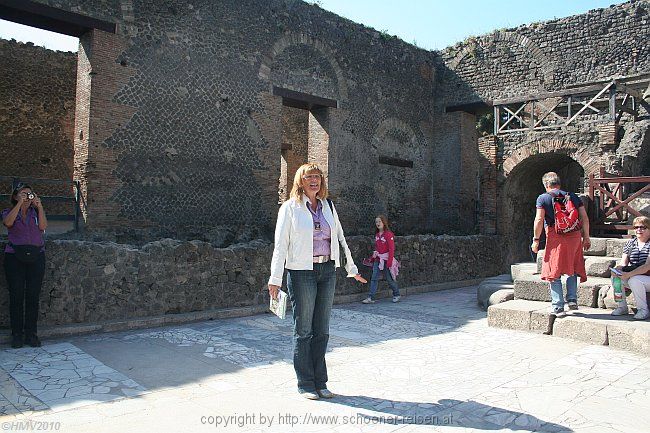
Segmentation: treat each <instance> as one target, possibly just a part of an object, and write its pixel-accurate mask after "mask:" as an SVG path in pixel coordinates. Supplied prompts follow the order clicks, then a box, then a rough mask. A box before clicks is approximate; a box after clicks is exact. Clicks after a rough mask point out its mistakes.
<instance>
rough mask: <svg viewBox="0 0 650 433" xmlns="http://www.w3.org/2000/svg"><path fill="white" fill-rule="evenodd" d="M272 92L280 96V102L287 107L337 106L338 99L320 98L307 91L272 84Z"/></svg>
mask: <svg viewBox="0 0 650 433" xmlns="http://www.w3.org/2000/svg"><path fill="white" fill-rule="evenodd" d="M273 94H274V95H275V96H281V97H282V103H283V104H284V105H287V106H289V107H295V108H303V109H305V110H311V109H312V108H318V107H330V108H338V101H336V100H335V99H328V98H322V97H320V96H316V95H311V94H309V93H303V92H297V91H295V90H291V89H285V88H284V87H277V86H273Z"/></svg>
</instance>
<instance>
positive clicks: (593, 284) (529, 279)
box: [514, 273, 611, 307]
mask: <svg viewBox="0 0 650 433" xmlns="http://www.w3.org/2000/svg"><path fill="white" fill-rule="evenodd" d="M564 279H565V278H562V280H563V281H564ZM610 284H611V281H610V279H609V278H599V277H589V278H588V279H587V281H586V282H584V283H579V284H578V305H583V306H586V307H597V306H598V292H599V290H600V289H601V288H602V287H604V286H608V285H610ZM514 286H515V299H526V300H529V301H545V302H551V294H550V292H549V288H548V282H547V281H542V279H541V277H540V276H539V274H532V275H531V274H525V273H522V274H521V275H520V276H519V278H517V279H516V280H515V283H514ZM565 293H566V292H565Z"/></svg>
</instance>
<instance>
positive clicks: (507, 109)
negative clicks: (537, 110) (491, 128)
mask: <svg viewBox="0 0 650 433" xmlns="http://www.w3.org/2000/svg"><path fill="white" fill-rule="evenodd" d="M525 106H526V104H521V107H519V109H518V110H517V111H516V112H513V111H512V110H511V109H509V108H508V107H506V106H505V105H504V106H503V109H504V110H506V111H507V112H508V113H510V114H512V117H511V118H510V119H508V121H507V122H506V123H504V124H503V126H501V130H503V128H505V127H506V126H507V125H508V123H510V122H512V120H513V119H515V118H517V119H519V121H520V122H521V123H523V125H525V124H526V122H524V121H523V120H521V118H520V117H519V113H520V112H521V110H523V109H524V107H525ZM523 125H522V126H523Z"/></svg>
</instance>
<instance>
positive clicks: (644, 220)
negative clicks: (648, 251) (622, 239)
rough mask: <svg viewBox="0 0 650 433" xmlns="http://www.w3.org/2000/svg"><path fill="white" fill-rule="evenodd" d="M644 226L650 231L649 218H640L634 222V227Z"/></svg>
mask: <svg viewBox="0 0 650 433" xmlns="http://www.w3.org/2000/svg"><path fill="white" fill-rule="evenodd" d="M637 224H642V225H644V226H645V228H646V229H650V218H648V217H647V216H638V217H636V218H634V221H632V225H634V226H635V225H637Z"/></svg>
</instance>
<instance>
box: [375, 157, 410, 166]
mask: <svg viewBox="0 0 650 433" xmlns="http://www.w3.org/2000/svg"><path fill="white" fill-rule="evenodd" d="M379 163H380V164H386V165H394V166H396V167H408V168H413V161H409V160H408V159H401V158H395V157H392V156H384V155H379Z"/></svg>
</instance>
